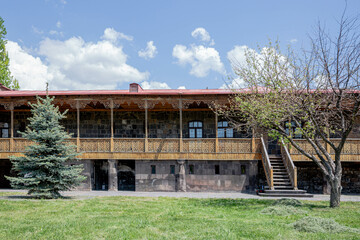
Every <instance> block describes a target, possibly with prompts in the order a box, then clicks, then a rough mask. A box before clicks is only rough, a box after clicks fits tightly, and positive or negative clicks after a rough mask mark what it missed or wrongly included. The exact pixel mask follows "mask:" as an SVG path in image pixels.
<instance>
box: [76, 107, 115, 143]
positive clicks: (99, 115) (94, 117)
mask: <svg viewBox="0 0 360 240" xmlns="http://www.w3.org/2000/svg"><path fill="white" fill-rule="evenodd" d="M110 128H111V127H110V112H108V111H106V112H80V137H83V138H109V137H110V136H111V132H110Z"/></svg>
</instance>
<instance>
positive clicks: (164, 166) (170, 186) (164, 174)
mask: <svg viewBox="0 0 360 240" xmlns="http://www.w3.org/2000/svg"><path fill="white" fill-rule="evenodd" d="M151 165H155V166H156V174H151ZM170 165H175V174H170ZM178 172H179V166H178V164H177V162H176V161H135V185H136V187H135V189H136V191H140V192H152V191H168V192H175V191H177V178H178V176H177V173H178Z"/></svg>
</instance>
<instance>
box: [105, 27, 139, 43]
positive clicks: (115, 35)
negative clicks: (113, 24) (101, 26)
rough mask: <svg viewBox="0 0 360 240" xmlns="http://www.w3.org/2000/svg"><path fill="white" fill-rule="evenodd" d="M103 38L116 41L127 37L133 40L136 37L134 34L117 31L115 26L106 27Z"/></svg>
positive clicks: (128, 39)
mask: <svg viewBox="0 0 360 240" xmlns="http://www.w3.org/2000/svg"><path fill="white" fill-rule="evenodd" d="M101 39H104V40H107V41H110V42H113V43H115V42H116V41H117V40H119V39H125V40H127V41H132V40H133V39H134V38H133V37H132V36H129V35H125V34H124V33H121V32H117V31H116V30H115V29H113V28H106V29H105V31H104V35H103V36H102V37H101Z"/></svg>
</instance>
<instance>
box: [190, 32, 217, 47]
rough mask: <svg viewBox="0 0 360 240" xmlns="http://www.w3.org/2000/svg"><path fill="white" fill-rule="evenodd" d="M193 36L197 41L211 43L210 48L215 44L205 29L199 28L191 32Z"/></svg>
mask: <svg viewBox="0 0 360 240" xmlns="http://www.w3.org/2000/svg"><path fill="white" fill-rule="evenodd" d="M191 36H192V37H193V38H195V39H199V40H201V41H203V42H210V46H212V45H214V44H215V41H214V40H213V39H211V37H210V34H209V33H208V31H206V29H205V28H202V27H199V28H196V29H195V30H194V31H192V32H191Z"/></svg>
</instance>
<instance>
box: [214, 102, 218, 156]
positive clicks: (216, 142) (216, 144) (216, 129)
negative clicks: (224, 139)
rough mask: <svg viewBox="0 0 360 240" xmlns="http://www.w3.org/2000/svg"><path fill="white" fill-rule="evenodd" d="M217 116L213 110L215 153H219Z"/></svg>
mask: <svg viewBox="0 0 360 240" xmlns="http://www.w3.org/2000/svg"><path fill="white" fill-rule="evenodd" d="M217 126H218V114H217V112H216V109H215V152H216V153H217V152H219V139H218V128H217Z"/></svg>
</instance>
